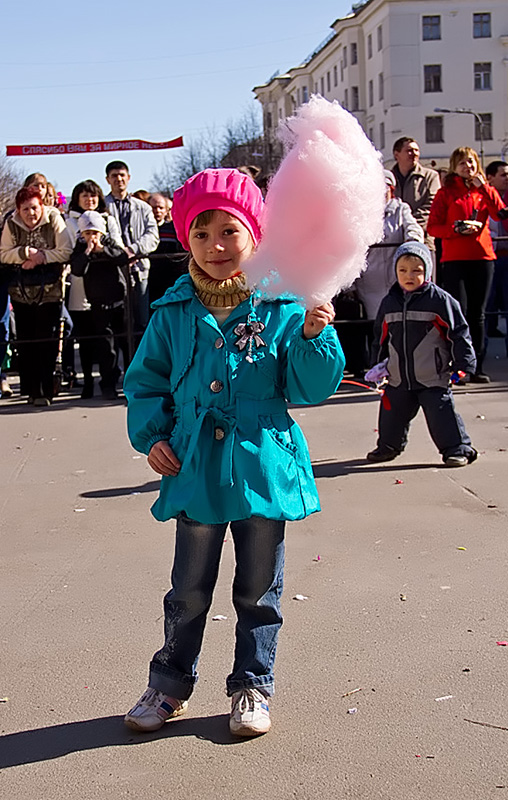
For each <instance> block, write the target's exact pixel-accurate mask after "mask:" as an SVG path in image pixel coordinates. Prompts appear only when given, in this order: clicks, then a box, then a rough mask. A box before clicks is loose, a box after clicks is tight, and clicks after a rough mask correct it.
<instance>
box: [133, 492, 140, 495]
mask: <svg viewBox="0 0 508 800" xmlns="http://www.w3.org/2000/svg"><path fill="white" fill-rule="evenodd" d="M136 494H141V492H131V495H136Z"/></svg>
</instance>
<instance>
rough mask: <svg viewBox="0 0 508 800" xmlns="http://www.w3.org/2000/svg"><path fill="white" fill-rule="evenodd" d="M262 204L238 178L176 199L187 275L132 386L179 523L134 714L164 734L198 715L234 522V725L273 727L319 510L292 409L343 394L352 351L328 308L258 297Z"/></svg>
mask: <svg viewBox="0 0 508 800" xmlns="http://www.w3.org/2000/svg"><path fill="white" fill-rule="evenodd" d="M262 210H263V199H262V195H261V192H260V191H259V189H258V188H257V186H256V185H255V184H254V182H253V181H252V179H251V178H250V177H248V176H247V175H243V174H241V173H240V172H238V171H237V170H233V169H217V170H214V169H211V170H205V171H204V172H201V173H199V174H197V175H195V176H193V177H192V178H190V179H189V180H188V181H187V182H186V183H185V184H184V186H183V187H181V188H180V189H179V190H178V191H177V192H176V193H175V196H174V205H173V219H174V222H175V227H176V232H177V235H178V238H179V240H180V241H181V243H182V245H183V246H184V247H185V249H187V250H190V252H191V259H190V265H189V275H185V276H183V277H181V278H180V279H179V280H178V282H177V283H176V284H175V286H174V287H173V288H172V289H170V290H168V292H167V293H166V294H165V295H164V297H162V298H161V299H160V300H158V301H157V302H156V303H155V304H154V307H155V308H156V312H155V314H154V315H153V317H152V320H151V322H150V325H149V327H148V329H147V331H146V333H145V335H144V337H143V340H142V342H141V344H140V346H139V348H138V351H137V353H136V355H135V357H134V360H133V362H132V364H131V366H130V368H129V370H128V372H127V375H126V378H125V382H124V391H125V393H126V395H127V398H128V403H129V411H128V427H129V435H130V438H131V441H132V443H133V445H134V447H135V448H136V449H138V450H139V451H140V452H142V453H145V454H146V455H147V456H148V463H149V464H150V466H151V467H152V469H153V470H155V472H157V473H158V474H160V475H162V476H163V477H162V483H161V491H160V496H159V498H158V500H157V501H156V503H155V505H154V506H153V514H154V516H155V518H156V519H158V520H161V521H163V520H167V519H170V518H173V517H176V519H177V527H176V546H175V559H174V564H173V571H172V575H171V583H172V589H171V591H170V592H169V593H168V594H167V595H166V597H165V599H164V612H165V642H164V644H163V646H162V648H161V649H160V650H159V651H158V652H157V653H155V655H154V657H153V659H152V662H151V665H150V677H149V684H148V689H147V690H146V692H145V693H144V694H143V695H142V697H141V698H140V700H139V701H138V702H137V703H136V705H135V706H134V707H133V708H132V709H131V711H129V712H128V714H127V715H126V717H125V722H126V724H127V725H128V726H129V727H131V728H134V729H135V730H140V731H153V730H157V729H158V728H161V727H162V726H163V724H164V723H165V722H166V721H167V720H168V719H170V718H172V717H176V716H179V715H180V714H182V713H184V711H185V709H186V707H187V700H188V699H189V697H190V696H191V694H192V691H193V688H194V685H195V683H196V680H197V672H196V666H197V661H198V657H199V652H200V649H201V642H202V638H203V632H204V627H205V622H206V616H207V613H208V610H209V608H210V605H211V602H212V594H213V590H214V587H215V583H216V581H217V574H218V569H219V561H220V556H221V550H222V545H223V541H224V534H225V531H226V528H227V526H228V524H230V526H231V534H232V538H233V542H234V547H235V556H236V572H235V578H234V583H233V604H234V606H235V610H236V614H237V626H236V648H235V657H234V664H233V669H232V671H231V674H230V675H229V677H228V678H227V681H226V684H227V694H228V696H230V697H231V698H232V708H231V717H230V729H231V732H232V733H233V734H236V735H239V736H253V735H257V734H261V733H266V731H268V730H269V728H270V717H269V712H268V698H269V697H270V696H271V695H272V694H273V690H274V683H273V682H274V678H273V665H274V659H275V650H276V646H277V636H278V633H279V629H280V626H281V624H282V617H281V612H280V597H281V593H282V576H283V564H284V526H285V521H286V520H294V519H302V518H304V517H306V516H307V515H308V514H311V513H313V512H315V511H318V510H319V500H318V496H317V492H316V486H315V482H314V478H313V475H312V468H311V464H310V458H309V453H308V449H307V445H306V442H305V439H304V437H303V434H302V432H301V430H300V429H299V427H298V425H297V424H296V423H295V422H294V420H293V419H291V417H290V416H289V415H288V413H287V402H286V401H288V400H289V401H290V402H293V403H318V402H320V401H322V400H324V399H325V398H326V397H328V396H329V395H330V394H332V393H333V392H334V391H335V390H336V388H337V386H338V384H339V382H340V380H341V377H342V370H343V366H344V357H343V354H342V350H341V347H340V344H339V341H338V339H337V336H336V334H335V331H334V330H333V328H332V327H330V326H329V323H330V322H331V321H332V319H333V307H332V305H331V304H330V303H326V304H324V305H322V306H320V307H318V308H314V309H313V310H311V311H307V312H305V311H304V309H303V308H302V307H301V306H300V305H298V304H297V303H295V302H293V301H291V300H288V299H277V300H275V301H270V302H266V301H263V302H259V303H258V304H256V303H255V302H254V297H253V294H252V292H251V289H250V288H249V287H248V286H247V283H246V279H245V275H244V273H243V271H242V267H243V264H244V262H245V261H246V259H248V258H249V256H250V255H251V254H252V253H253V251H254V249H255V247H256V245H257V244H258V242H259V240H260V237H261V227H260V221H261V214H262Z"/></svg>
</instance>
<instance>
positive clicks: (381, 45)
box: [377, 25, 383, 52]
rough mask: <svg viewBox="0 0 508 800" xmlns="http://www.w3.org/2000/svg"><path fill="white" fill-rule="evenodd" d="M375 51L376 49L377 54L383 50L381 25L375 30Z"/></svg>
mask: <svg viewBox="0 0 508 800" xmlns="http://www.w3.org/2000/svg"><path fill="white" fill-rule="evenodd" d="M377 49H378V52H379V50H382V49H383V26H382V25H379V26H378V29H377Z"/></svg>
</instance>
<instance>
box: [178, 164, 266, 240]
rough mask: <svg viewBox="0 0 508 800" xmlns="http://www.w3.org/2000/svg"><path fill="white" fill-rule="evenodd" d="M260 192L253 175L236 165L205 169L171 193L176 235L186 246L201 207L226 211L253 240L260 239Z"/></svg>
mask: <svg viewBox="0 0 508 800" xmlns="http://www.w3.org/2000/svg"><path fill="white" fill-rule="evenodd" d="M263 207H264V201H263V195H262V194H261V191H260V190H259V189H258V187H257V186H256V184H255V183H254V181H253V180H252V178H249V176H248V175H244V174H243V173H242V172H238V170H237V169H205V170H203V172H198V173H197V175H193V176H192V178H189V179H188V180H187V181H185V183H184V185H183V186H180V188H179V189H177V190H176V192H175V194H174V197H173V208H172V209H171V215H172V217H173V222H174V224H175V230H176V235H177V236H178V239H179V241H180V242H181V244H182V246H183V247H184V248H185V249H186V250H190V246H189V230H190V227H191V225H192V222H193V220H195V219H196V217H197V216H198V214H201V213H202V212H203V211H212V210H218V211H227V213H228V214H232V215H233V216H234V217H236V218H237V219H239V220H240V222H242V223H243V224H244V225H245V227H246V228H247V230H248V231H249V233H250V234H251V236H252V238H253V240H254V244H256V245H257V244H258V243H259V240H260V239H261V218H262V214H263Z"/></svg>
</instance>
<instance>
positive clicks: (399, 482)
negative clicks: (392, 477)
mask: <svg viewBox="0 0 508 800" xmlns="http://www.w3.org/2000/svg"><path fill="white" fill-rule="evenodd" d="M395 483H396V484H398V485H399V484H401V483H404V481H401V480H400V478H397V480H396V481H395Z"/></svg>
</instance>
